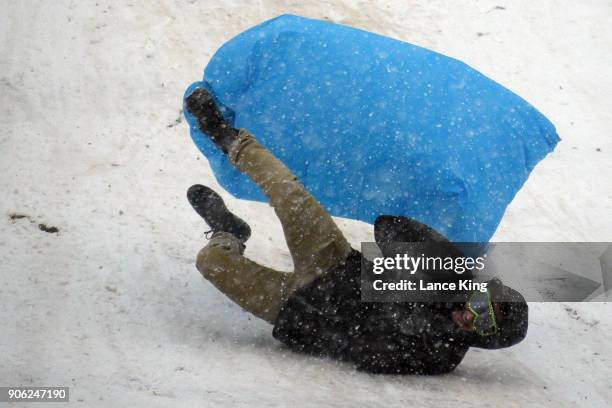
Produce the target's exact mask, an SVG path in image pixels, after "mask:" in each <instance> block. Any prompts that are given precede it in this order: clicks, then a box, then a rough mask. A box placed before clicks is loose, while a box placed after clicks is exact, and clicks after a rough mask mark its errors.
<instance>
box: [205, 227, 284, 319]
mask: <svg viewBox="0 0 612 408" xmlns="http://www.w3.org/2000/svg"><path fill="white" fill-rule="evenodd" d="M240 252H241V243H240V241H239V240H238V239H237V238H236V237H235V236H233V235H232V234H229V233H227V232H217V233H215V234H214V236H213V237H212V239H211V240H210V241H209V242H208V245H206V246H205V247H204V248H202V250H201V251H200V252H199V253H198V257H197V260H196V265H197V268H198V270H199V271H200V273H201V274H202V275H203V276H204V277H205V278H206V279H207V280H208V281H210V282H211V283H212V284H213V285H215V287H217V289H219V290H220V291H221V292H223V293H224V294H225V295H226V296H227V297H229V298H230V299H231V300H233V301H234V302H235V303H237V304H238V305H240V306H241V307H242V308H243V309H245V310H246V311H247V312H250V313H252V314H254V315H255V316H257V317H259V318H261V319H264V320H266V321H268V322H270V323H272V324H274V321H275V320H276V316H277V315H278V312H279V311H280V308H281V306H282V304H283V303H284V301H285V300H286V299H287V297H288V295H289V289H290V282H289V277H290V276H291V274H288V273H284V272H279V271H275V270H273V269H270V268H266V267H265V266H262V265H259V264H257V263H255V262H253V261H251V260H249V259H247V258H245V257H244V256H242V254H241V253H240Z"/></svg>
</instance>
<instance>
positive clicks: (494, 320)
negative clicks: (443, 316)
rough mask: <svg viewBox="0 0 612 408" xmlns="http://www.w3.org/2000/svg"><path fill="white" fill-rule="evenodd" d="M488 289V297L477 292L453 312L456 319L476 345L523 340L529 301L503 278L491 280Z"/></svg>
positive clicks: (490, 346)
mask: <svg viewBox="0 0 612 408" xmlns="http://www.w3.org/2000/svg"><path fill="white" fill-rule="evenodd" d="M487 289H488V291H487V293H485V297H484V299H479V297H482V296H480V294H479V293H478V292H476V295H475V296H473V297H470V299H469V300H468V302H466V303H465V305H464V307H463V308H462V309H459V310H455V311H453V312H452V319H453V322H455V324H456V325H457V326H458V327H459V328H460V329H461V330H463V331H465V332H467V333H469V334H470V337H471V346H473V347H479V348H486V349H497V348H504V347H510V346H513V345H515V344H517V343H519V342H520V341H522V340H523V339H524V338H525V336H526V334H527V326H528V306H527V302H526V301H525V299H524V298H523V296H522V295H521V294H520V293H518V292H517V291H516V290H514V289H512V288H510V287H508V286H504V285H503V284H502V283H501V281H500V280H499V279H493V280H491V281H489V282H488V284H487ZM486 299H488V302H487V301H486Z"/></svg>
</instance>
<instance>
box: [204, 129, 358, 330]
mask: <svg viewBox="0 0 612 408" xmlns="http://www.w3.org/2000/svg"><path fill="white" fill-rule="evenodd" d="M228 156H229V160H230V162H231V163H232V164H233V165H234V167H236V168H237V169H238V170H240V171H241V172H242V173H244V174H246V175H247V176H249V177H250V178H251V179H252V180H253V181H254V182H255V183H256V184H257V185H258V186H259V187H260V188H261V189H262V190H263V192H264V193H265V194H266V196H267V197H268V199H269V202H270V205H271V206H272V208H274V211H275V212H276V215H277V217H278V218H279V220H280V222H281V225H282V227H283V232H284V235H285V240H286V242H287V246H288V247H289V252H290V253H291V258H292V259H293V266H294V271H293V272H292V273H288V272H281V271H276V270H274V269H271V268H268V267H265V266H263V265H259V264H258V263H255V262H253V261H251V260H249V259H248V258H246V257H244V256H243V255H242V244H241V243H240V242H239V241H238V240H237V239H236V238H235V237H234V236H233V235H231V234H228V233H225V232H218V233H215V234H214V235H213V237H212V239H211V240H210V241H209V242H208V245H206V246H205V247H204V248H202V250H201V251H200V252H199V254H198V257H197V261H196V265H197V268H198V270H199V271H200V272H201V273H202V275H203V276H204V277H205V278H206V279H207V280H209V281H210V282H211V283H212V284H213V285H215V286H216V287H217V289H219V290H220V291H221V292H223V293H224V294H225V295H226V296H227V297H229V298H230V299H231V300H233V301H234V302H235V303H237V304H238V305H240V306H241V307H242V308H244V309H245V310H246V311H248V312H250V313H252V314H253V315H255V316H257V317H260V318H262V319H264V320H266V321H268V322H270V323H273V322H274V321H275V319H276V317H277V315H278V312H279V311H280V308H281V306H282V304H283V303H284V301H285V300H286V299H287V298H288V297H289V295H290V294H291V293H292V292H293V291H295V290H296V289H298V288H300V287H302V286H304V285H307V284H308V283H310V282H312V281H313V280H314V279H316V278H317V277H318V276H320V275H321V274H323V273H324V272H326V271H328V270H330V269H331V268H333V267H334V266H336V265H337V264H338V263H339V262H341V261H343V260H344V259H346V257H347V256H348V254H349V252H350V250H351V247H350V245H349V243H348V242H347V240H346V239H345V238H344V236H343V235H342V232H341V231H340V230H339V229H338V226H337V225H336V224H335V223H334V221H333V219H332V218H331V216H330V215H329V214H328V213H327V211H325V209H323V207H321V205H320V204H319V202H318V201H317V200H316V199H315V198H314V197H313V196H312V195H311V194H310V193H309V192H308V191H306V189H305V188H304V186H303V185H302V183H300V182H299V181H298V180H297V177H295V176H294V175H293V174H292V173H291V171H290V170H289V169H288V168H287V167H286V166H285V165H284V164H283V163H282V162H281V161H280V160H278V159H277V158H276V157H275V156H274V155H273V154H272V153H270V152H269V151H268V150H266V148H264V147H263V146H261V145H260V144H259V143H258V142H257V140H255V138H254V137H253V136H252V135H250V134H249V133H248V132H246V131H245V130H240V133H239V136H238V140H237V141H235V142H234V143H233V144H232V146H231V147H230V149H229V152H228Z"/></svg>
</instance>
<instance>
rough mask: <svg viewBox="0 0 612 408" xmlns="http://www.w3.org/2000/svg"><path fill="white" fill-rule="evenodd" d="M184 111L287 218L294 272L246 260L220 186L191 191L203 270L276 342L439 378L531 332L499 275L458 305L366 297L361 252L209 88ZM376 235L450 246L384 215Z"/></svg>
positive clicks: (239, 226)
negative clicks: (205, 237)
mask: <svg viewBox="0 0 612 408" xmlns="http://www.w3.org/2000/svg"><path fill="white" fill-rule="evenodd" d="M185 108H186V109H187V111H188V112H189V113H190V114H191V115H193V116H194V117H195V118H196V119H197V123H198V127H199V128H200V130H202V131H203V132H204V133H205V134H207V135H208V136H209V137H210V138H211V140H212V141H213V142H214V143H215V145H216V146H217V147H218V148H220V149H221V150H222V151H223V152H225V153H226V154H227V155H228V158H229V160H230V162H231V163H232V164H233V165H234V166H235V167H236V169H238V170H239V171H241V172H243V173H244V174H246V175H247V176H249V177H250V178H251V179H252V180H253V181H254V182H255V183H256V184H257V185H258V186H259V187H260V188H261V189H262V190H263V192H264V193H265V194H266V196H267V197H268V199H269V201H270V205H271V206H272V207H273V208H274V211H275V212H276V215H277V216H278V218H279V219H280V222H281V224H282V227H283V232H284V235H285V239H286V241H287V246H288V247H289V251H290V253H291V257H292V259H293V264H294V271H293V273H285V272H279V271H276V270H273V269H270V268H267V267H265V266H263V265H259V264H257V263H255V262H253V261H251V260H249V259H247V258H246V257H244V256H243V253H244V249H245V244H246V242H247V240H248V239H249V237H250V234H251V230H250V228H249V226H248V224H247V223H246V222H244V221H243V220H241V219H240V218H238V217H237V216H235V215H234V214H232V213H231V212H229V210H228V209H227V208H226V207H225V204H224V203H223V200H222V199H221V198H220V197H219V196H218V195H217V194H216V193H215V192H214V191H212V190H211V189H210V188H208V187H205V186H201V185H195V186H192V187H191V188H190V189H189V190H188V192H187V197H188V200H189V202H190V203H191V205H192V206H193V207H194V209H195V210H196V211H197V212H198V214H200V215H201V216H202V217H203V218H204V220H205V221H206V223H207V224H208V225H209V226H210V227H211V229H212V237H211V239H210V241H209V242H208V244H207V245H206V246H205V247H204V248H203V249H202V250H201V251H200V252H199V254H198V256H197V262H196V264H197V268H198V270H199V271H200V272H201V273H202V275H203V276H204V277H205V278H206V279H208V280H209V281H210V282H211V283H212V284H213V285H215V286H216V287H217V288H218V289H219V290H220V291H222V292H223V293H224V294H225V295H226V296H228V297H229V298H230V299H232V300H233V301H234V302H236V303H237V304H238V305H240V306H241V307H242V308H244V309H245V310H247V311H248V312H250V313H252V314H254V315H255V316H257V317H260V318H262V319H264V320H266V321H267V322H269V323H271V324H273V325H274V329H273V332H272V334H273V336H274V337H275V338H277V339H278V340H280V341H281V342H283V343H285V344H286V345H288V346H289V347H290V348H292V349H294V350H299V351H303V352H307V353H312V354H316V355H321V356H329V357H332V358H337V359H341V360H346V361H351V362H353V363H354V364H355V365H356V366H357V368H358V369H360V370H364V371H368V372H372V373H396V374H400V373H405V374H442V373H447V372H450V371H452V370H453V369H454V368H455V367H456V366H457V365H458V364H459V363H460V362H461V360H462V359H463V357H464V356H465V353H466V352H467V350H468V348H469V347H481V348H490V349H494V348H502V347H509V346H512V345H514V344H516V343H518V342H520V341H521V340H522V339H523V338H524V337H525V335H526V332H527V321H528V319H527V303H526V302H525V300H524V299H523V297H522V296H521V295H520V294H519V293H518V292H516V291H514V290H512V289H510V288H508V287H506V286H504V285H502V284H501V282H500V281H499V280H497V279H494V280H493V281H490V282H489V289H488V290H487V291H486V292H484V293H481V292H475V293H473V294H466V296H465V297H464V298H462V301H461V302H454V303H447V302H444V303H443V302H427V303H425V302H410V303H409V302H395V303H368V302H362V301H361V288H360V284H361V279H360V269H361V254H360V253H359V252H358V251H356V250H354V249H352V248H351V246H350V245H349V243H348V242H347V241H346V239H345V238H344V236H343V235H342V232H341V231H340V230H339V229H338V227H337V226H336V224H335V223H334V221H333V219H332V218H331V216H330V215H329V214H328V213H327V212H326V211H325V209H323V208H322V207H321V205H320V204H319V203H318V202H317V200H316V199H315V198H314V197H313V196H312V195H310V194H309V193H308V192H307V191H306V190H305V188H304V186H303V185H302V184H301V183H300V182H299V181H298V180H297V178H296V177H295V176H294V175H293V174H292V173H291V171H290V170H289V169H288V168H287V167H286V166H285V165H284V164H283V163H281V162H280V161H279V160H278V159H277V158H276V157H274V156H273V155H272V154H271V153H270V152H269V151H267V150H266V149H265V148H264V147H263V146H261V145H260V144H259V143H258V142H257V141H256V140H255V138H254V137H253V136H252V135H250V134H249V133H248V132H247V131H245V130H243V129H241V130H237V129H234V128H232V127H231V126H230V125H229V124H228V123H227V122H226V121H225V120H224V118H223V115H222V114H221V112H220V111H219V109H218V107H217V106H216V104H215V102H214V99H213V97H212V95H211V94H210V93H209V92H208V91H207V90H205V89H203V88H199V89H196V90H195V91H194V92H192V93H191V94H190V95H189V96H188V97H187V98H186V100H185ZM375 236H376V241H377V242H380V243H386V242H404V241H405V242H443V243H448V245H452V244H450V243H449V242H448V241H447V240H446V239H445V238H444V237H442V236H441V235H440V234H438V233H437V232H435V231H433V230H432V229H431V228H429V227H427V226H425V225H423V224H421V223H418V222H416V221H414V220H411V219H408V218H406V217H393V216H381V217H378V219H377V220H376V223H375ZM502 298H503V299H504V300H505V301H504V302H495V300H496V299H502Z"/></svg>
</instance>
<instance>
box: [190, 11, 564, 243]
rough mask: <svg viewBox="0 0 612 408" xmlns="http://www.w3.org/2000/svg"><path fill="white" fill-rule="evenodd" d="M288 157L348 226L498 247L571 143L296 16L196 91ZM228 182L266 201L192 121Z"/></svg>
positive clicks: (477, 80) (518, 107) (515, 108)
mask: <svg viewBox="0 0 612 408" xmlns="http://www.w3.org/2000/svg"><path fill="white" fill-rule="evenodd" d="M198 86H205V87H207V88H208V89H209V90H211V91H212V93H213V94H214V96H215V98H216V99H217V101H218V102H219V104H220V105H221V106H223V107H224V108H225V111H224V114H225V116H226V118H227V119H228V120H230V122H232V123H233V126H234V127H238V128H246V129H248V130H249V131H250V132H252V133H253V134H254V135H256V137H257V138H258V140H259V141H260V142H261V143H262V144H263V145H264V146H266V147H267V148H268V149H269V150H271V151H272V152H273V153H274V154H275V155H276V156H277V157H279V158H280V159H281V160H282V161H283V162H284V163H285V164H286V165H287V166H288V167H289V168H290V169H291V170H292V171H293V172H294V173H295V174H296V175H297V176H298V177H299V179H300V180H301V181H302V182H303V183H304V184H305V186H306V188H307V189H308V190H309V191H310V192H311V193H312V194H313V195H314V196H315V197H316V198H317V199H318V200H319V201H320V202H321V203H322V204H323V206H324V207H325V208H327V209H328V210H329V212H330V213H331V214H333V215H335V216H341V217H347V218H353V219H358V220H362V221H365V222H369V223H373V221H374V220H375V219H376V217H377V216H378V215H379V214H391V215H404V216H409V217H412V218H414V219H416V220H418V221H421V222H423V223H425V224H427V225H430V226H431V227H433V228H435V229H436V230H438V231H439V232H441V233H442V234H444V235H446V236H447V237H448V238H449V239H450V240H451V241H455V242H470V241H473V242H487V241H488V240H489V239H490V237H491V236H492V235H493V233H494V232H495V229H496V227H497V225H498V224H499V221H500V219H501V217H502V215H503V213H504V210H505V209H506V207H507V205H508V204H509V203H510V201H511V200H512V198H513V197H514V196H515V194H516V193H517V191H518V190H519V189H520V188H521V186H522V185H523V183H524V182H525V180H527V177H528V176H529V173H530V172H531V170H532V169H533V168H534V166H535V165H536V164H537V163H538V162H539V161H540V160H542V158H544V156H546V154H548V153H549V152H551V151H552V150H553V149H554V147H555V145H556V144H557V142H558V141H559V137H558V136H557V133H556V131H555V127H554V126H553V125H552V123H551V122H549V121H548V120H547V119H546V118H545V117H544V116H543V115H542V114H541V113H540V112H538V111H537V110H536V109H535V108H534V107H533V106H531V105H530V104H529V103H527V102H526V101H524V100H523V99H521V98H520V97H519V96H517V95H515V94H514V93H512V92H511V91H509V90H508V89H506V88H504V87H502V86H501V85H499V84H498V83H496V82H494V81H492V80H491V79H488V78H487V77H485V76H484V75H482V74H480V73H479V72H478V71H476V70H474V69H472V68H470V67H469V66H467V65H466V64H464V63H462V62H460V61H457V60H455V59H453V58H449V57H446V56H444V55H441V54H438V53H436V52H432V51H429V50H426V49H424V48H420V47H417V46H414V45H411V44H408V43H405V42H402V41H397V40H394V39H391V38H387V37H383V36H380V35H377V34H373V33H369V32H366V31H362V30H357V29H354V28H350V27H346V26H341V25H337V24H331V23H327V22H323V21H317V20H311V19H306V18H302V17H297V16H292V15H283V16H280V17H277V18H275V19H272V20H269V21H266V22H264V23H262V24H260V25H258V26H256V27H253V28H251V29H249V30H247V31H245V32H243V33H241V34H240V35H238V36H236V37H235V38H233V39H232V40H230V41H228V42H227V43H225V44H224V45H223V46H222V47H221V48H220V49H219V50H218V51H217V53H216V54H215V55H214V57H213V58H212V59H211V61H210V63H209V64H208V66H207V67H206V69H205V71H204V81H203V82H197V83H195V84H192V85H191V86H190V87H189V88H188V89H187V91H186V94H185V96H187V95H189V94H190V93H191V92H192V91H193V89H194V88H195V87H198ZM186 118H187V121H188V122H189V124H190V127H191V135H192V137H193V140H194V142H195V143H196V145H197V146H198V148H199V149H200V150H201V151H202V153H204V155H205V156H206V157H207V158H208V160H209V162H210V164H211V166H212V169H213V171H214V173H215V176H216V177H217V180H218V181H219V183H220V184H221V185H222V186H223V187H224V188H225V189H227V190H228V191H229V192H230V193H231V194H233V195H234V196H235V197H237V198H241V199H248V200H257V201H266V198H265V196H264V195H263V194H262V192H261V191H260V190H259V188H258V187H257V186H256V185H255V184H254V183H253V182H252V181H251V180H250V179H248V178H247V177H246V176H244V175H243V174H241V173H239V172H237V171H236V170H235V169H234V168H233V167H232V166H231V165H230V164H229V162H228V161H227V159H226V157H225V156H224V155H223V154H222V153H221V152H220V151H219V150H217V149H216V148H215V147H214V145H213V144H212V142H211V141H210V140H209V139H208V138H207V137H206V136H205V135H203V134H202V133H201V132H200V131H199V130H198V129H197V127H196V126H195V121H194V118H193V117H191V116H190V115H189V114H188V113H186Z"/></svg>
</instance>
